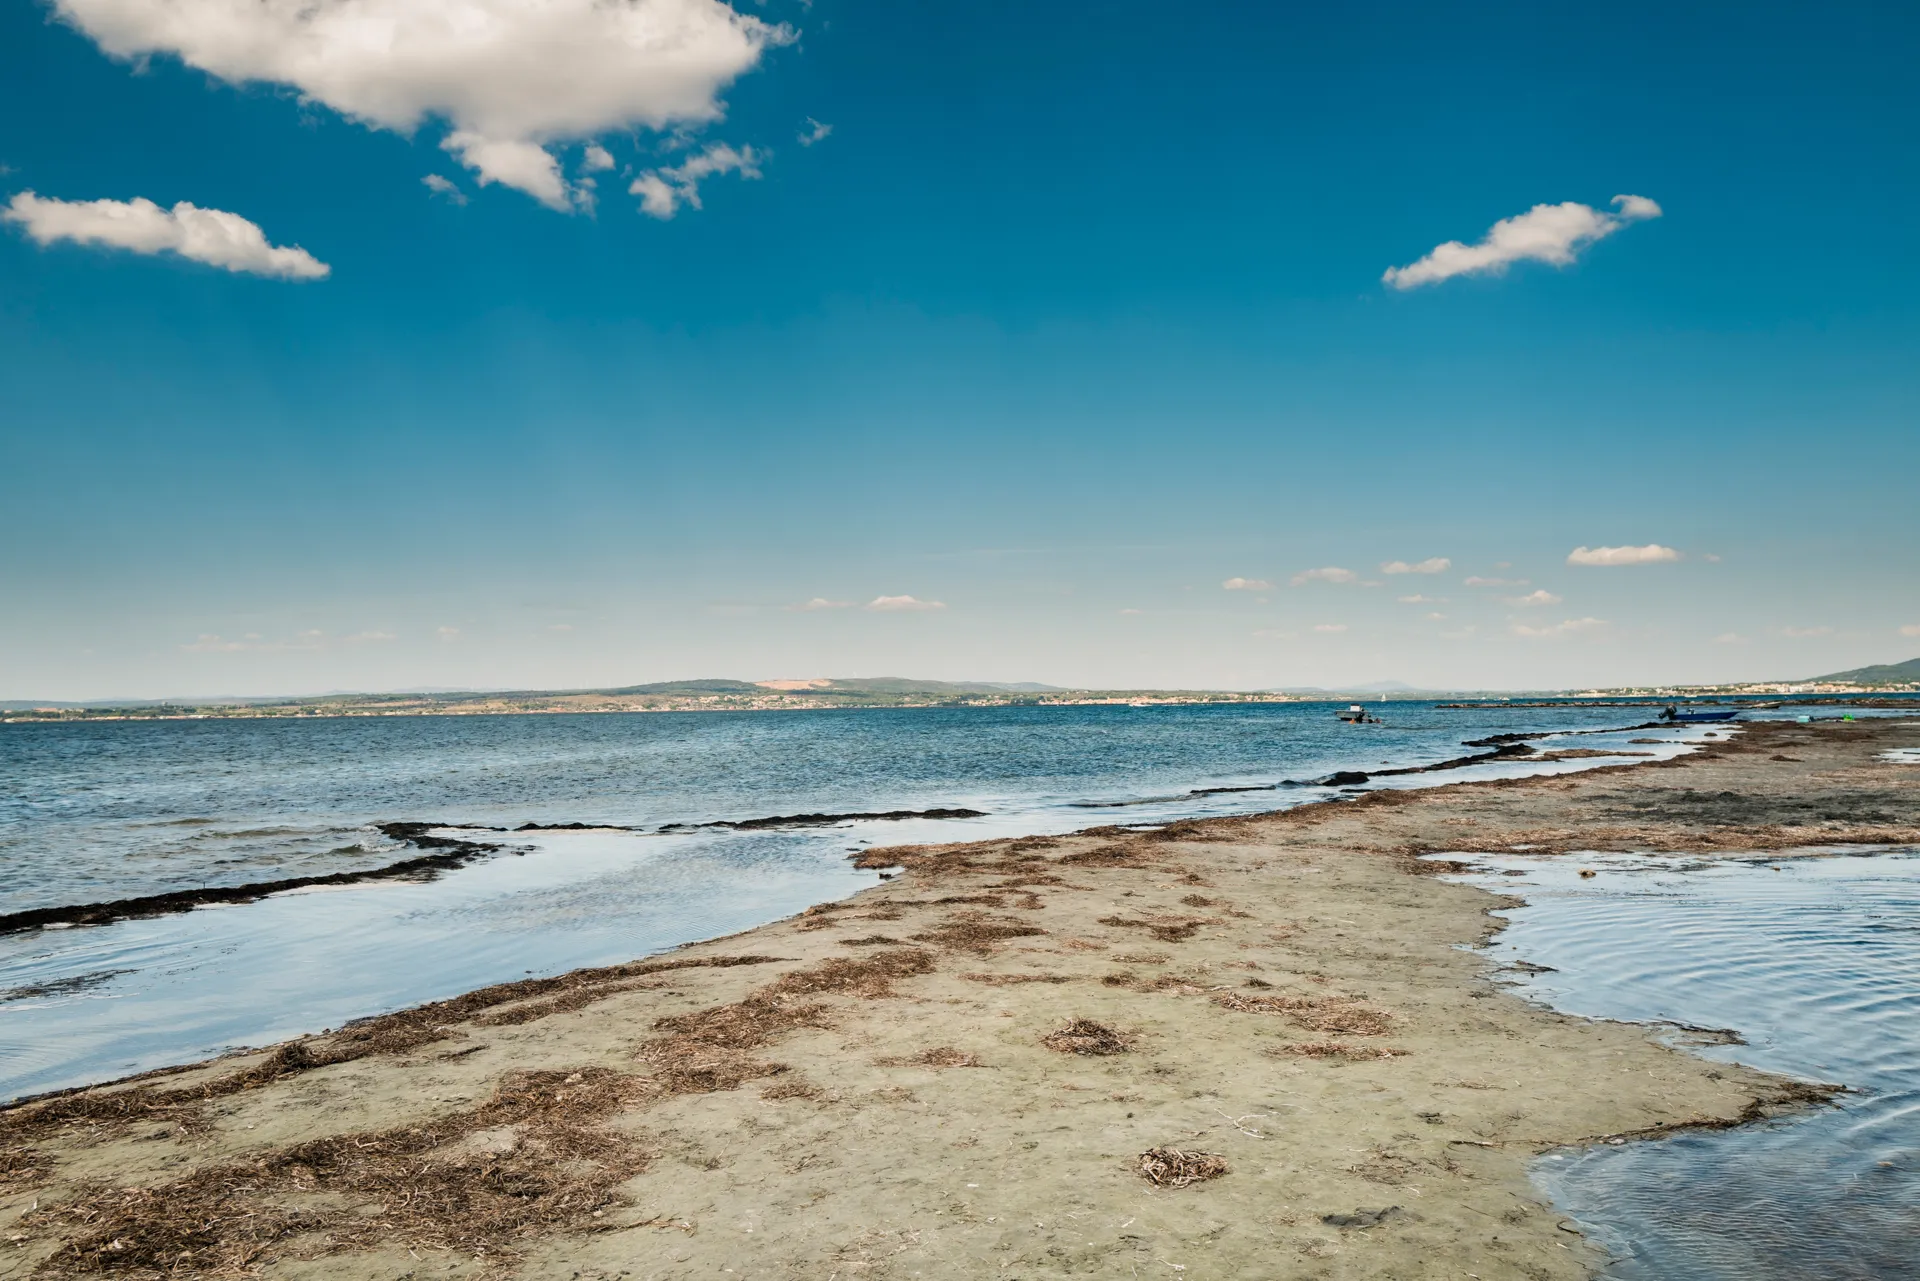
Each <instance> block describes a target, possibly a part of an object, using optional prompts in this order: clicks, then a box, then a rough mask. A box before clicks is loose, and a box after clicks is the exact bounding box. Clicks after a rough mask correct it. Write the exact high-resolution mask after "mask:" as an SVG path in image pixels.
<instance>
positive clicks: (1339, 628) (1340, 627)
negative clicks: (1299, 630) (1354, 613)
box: [1313, 623, 1347, 632]
mask: <svg viewBox="0 0 1920 1281" xmlns="http://www.w3.org/2000/svg"><path fill="white" fill-rule="evenodd" d="M1313 630H1314V631H1316V632H1344V631H1346V630H1347V625H1346V624H1345V623H1315V624H1314V625H1313Z"/></svg>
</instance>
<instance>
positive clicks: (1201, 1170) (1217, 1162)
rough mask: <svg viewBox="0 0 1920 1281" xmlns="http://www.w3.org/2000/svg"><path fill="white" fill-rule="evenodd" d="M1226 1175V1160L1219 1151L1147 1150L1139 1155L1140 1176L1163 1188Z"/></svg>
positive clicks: (1181, 1185) (1182, 1186)
mask: <svg viewBox="0 0 1920 1281" xmlns="http://www.w3.org/2000/svg"><path fill="white" fill-rule="evenodd" d="M1226 1172H1227V1162H1226V1158H1225V1157H1223V1156H1221V1155H1220V1154H1219V1153H1218V1152H1187V1151H1184V1150H1182V1149H1180V1148H1148V1149H1147V1150H1146V1151H1145V1152H1142V1153H1141V1154H1140V1174H1141V1176H1142V1177H1143V1178H1145V1179H1146V1180H1147V1182H1149V1183H1153V1184H1157V1185H1159V1186H1160V1187H1163V1188H1184V1187H1186V1186H1187V1185H1188V1184H1190V1183H1200V1182H1204V1181H1205V1180H1207V1179H1217V1178H1219V1177H1220V1176H1221V1175H1223V1174H1225V1173H1226Z"/></svg>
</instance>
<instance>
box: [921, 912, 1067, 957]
mask: <svg viewBox="0 0 1920 1281" xmlns="http://www.w3.org/2000/svg"><path fill="white" fill-rule="evenodd" d="M1045 933H1046V931H1045V930H1043V929H1041V928H1040V927H1039V926H1037V925H1028V924H1026V923H1025V922H1023V921H1010V920H1007V919H1005V918H1004V917H1002V918H997V919H996V918H994V917H990V916H987V915H985V914H983V913H978V912H969V913H965V914H963V915H960V916H952V917H948V918H947V919H946V920H944V921H942V922H941V923H940V924H938V925H936V926H934V927H933V928H932V929H929V930H924V931H922V932H921V933H919V934H915V935H914V936H913V938H914V940H915V941H916V942H920V943H934V944H937V945H939V946H941V947H948V948H953V949H955V950H956V951H962V952H977V953H980V954H982V955H985V954H986V953H988V952H991V951H993V949H994V948H995V947H996V946H998V945H999V944H1001V943H1004V942H1006V941H1007V940H1008V939H1017V938H1031V937H1034V936H1035V935H1040V934H1045Z"/></svg>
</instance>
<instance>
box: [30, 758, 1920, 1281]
mask: <svg viewBox="0 0 1920 1281" xmlns="http://www.w3.org/2000/svg"><path fill="white" fill-rule="evenodd" d="M1913 746H1920V728H1916V727H1914V726H1911V725H1901V724H1897V723H1892V722H1884V721H1881V722H1854V723H1815V724H1809V725H1802V724H1766V725H1755V726H1750V727H1747V728H1745V729H1744V730H1742V731H1741V732H1740V733H1739V734H1738V735H1737V736H1736V737H1734V738H1732V739H1730V740H1728V739H1722V740H1719V741H1717V742H1716V744H1715V745H1714V746H1712V747H1710V748H1709V749H1708V750H1706V751H1703V752H1701V753H1698V754H1696V755H1694V756H1691V757H1688V758H1684V759H1682V760H1680V761H1675V762H1671V763H1667V764H1643V765H1622V766H1620V767H1617V768H1608V769H1601V770H1595V771H1590V772H1587V773H1583V774H1578V775H1571V776H1561V777H1558V778H1548V779H1535V780H1525V781H1521V782H1511V783H1483V784H1460V785H1455V786H1452V787H1440V788H1434V789H1430V790H1426V791H1420V792H1381V793H1374V794H1372V795H1370V796H1368V797H1366V798H1365V799H1363V800H1360V801H1355V802H1349V803H1342V804H1333V805H1322V806H1314V807H1310V808H1307V809H1301V810H1295V811H1290V812H1286V813H1282V814H1276V815H1268V816H1264V817H1257V818H1234V819H1222V820H1214V821H1207V822H1194V823H1181V824H1177V825H1175V826H1173V827H1171V828H1167V829H1163V830H1161V831H1158V832H1153V833H1135V832H1127V831H1122V830H1119V829H1096V830H1093V831H1089V832H1085V833H1081V834H1079V835H1075V836H1071V837H1062V838H1033V839H1024V840H1013V841H1004V840H1003V841H993V842H985V843H981V844H976V845H964V846H945V847H938V848H905V849H895V850H890V851H876V852H870V853H869V854H867V855H865V856H863V857H864V858H866V859H869V860H873V861H875V862H877V863H883V864H887V865H891V866H898V867H899V868H900V869H901V871H900V874H899V875H898V876H897V877H896V878H895V879H893V880H891V881H889V882H888V883H887V884H885V885H883V886H881V887H879V888H877V889H874V890H871V891H868V892H866V893H863V894H861V895H858V896H856V897H855V898H853V899H850V900H847V901H845V902H842V903H837V904H832V905H828V906H825V907H821V908H816V909H814V910H812V911H811V912H808V913H806V914H804V915H802V916H800V917H797V918H794V919H792V920H789V921H784V922H779V923H776V924H773V925H769V926H766V927H764V928H762V929H757V930H754V931H751V932H750V933H747V934H744V935H739V936H736V937H733V938H728V939H721V940H715V941H712V942H709V943H704V944H700V945H697V946H694V947H689V948H685V949H682V950H681V951H678V952H675V953H673V954H672V955H671V956H668V957H663V958H657V959H655V960H652V961H648V962H642V963H636V964H634V965H629V966H622V967H616V968H612V969H605V970H596V971H582V972H579V973H576V974H572V975H567V976H563V977H561V978H558V979H552V980H535V981H529V982H527V983H522V984H514V985H509V986H507V987H502V988H494V989H488V990H485V991H482V992H477V993H473V994H470V995H469V996H467V997H463V998H459V999H457V1000H454V1001H449V1002H443V1003H440V1004H438V1005H435V1006H428V1007H424V1008H422V1009H420V1010H412V1011H406V1012H403V1013H400V1014H396V1015H392V1016H388V1017H385V1018H381V1019H376V1020H372V1021H369V1022H367V1023H363V1024H359V1025H356V1026H354V1027H353V1028H350V1029H346V1030H343V1031H340V1032H336V1033H334V1034H332V1035H327V1036H320V1037H315V1038H309V1039H307V1040H305V1041H300V1042H295V1043H290V1044H288V1045H285V1046H280V1047H277V1048H275V1049H273V1050H271V1051H266V1052H262V1053H258V1054H253V1055H249V1056H245V1057H236V1058H228V1059H224V1060H221V1061H218V1062H216V1063H212V1064H205V1065H199V1066H196V1067H192V1068H187V1069H180V1070H176V1071H172V1072H168V1073H161V1074H152V1075H149V1076H148V1077H145V1078H141V1079H139V1080H136V1081H133V1082H129V1083H123V1084H120V1085H117V1086H110V1087H101V1088H98V1089H95V1090H92V1091H88V1092H83V1093H76V1094H70V1095H66V1096H62V1097H59V1098H55V1099H50V1100H46V1101H43V1102H40V1103H36V1104H31V1105H28V1106H25V1107H22V1108H18V1109H14V1110H13V1111H11V1112H8V1113H6V1114H4V1116H0V1275H5V1276H9V1277H11V1276H26V1275H28V1274H31V1273H35V1272H43V1273H115V1274H124V1275H136V1276H138V1275H155V1274H159V1273H175V1274H198V1273H238V1272H246V1273H257V1274H261V1275H266V1276H272V1277H286V1278H309V1277H311V1278H321V1277H335V1276H338V1277H354V1278H360V1277H381V1278H416V1277H417V1278H422V1279H424V1278H426V1277H428V1276H461V1275H469V1274H475V1273H480V1272H504V1273H512V1274H515V1275H520V1276H528V1277H543V1278H545V1277H552V1278H558V1279H561V1281H574V1278H581V1277H584V1278H593V1279H595V1281H598V1279H601V1278H608V1279H611V1278H631V1279H632V1281H643V1279H647V1278H668V1277H672V1278H680V1277H695V1276H701V1277H721V1276H731V1277H739V1278H747V1277H779V1278H787V1277H792V1278H799V1277H808V1278H815V1277H818V1278H834V1277H842V1278H853V1277H889V1278H895V1277H897V1278H905V1277H914V1276H920V1277H954V1278H961V1277H966V1278H976V1277H1001V1278H1039V1277H1056V1276H1087V1277H1114V1278H1135V1277H1150V1276H1157V1277H1175V1276H1179V1277H1185V1278H1196V1277H1327V1278H1345V1277H1402V1278H1404V1277H1462V1276H1477V1277H1480V1278H1483V1279H1488V1281H1491V1279H1492V1278H1498V1277H1525V1278H1557V1277H1579V1276H1584V1275H1587V1274H1588V1273H1589V1272H1590V1271H1591V1269H1592V1267H1593V1266H1594V1264H1595V1262H1596V1256H1595V1255H1594V1253H1593V1252H1592V1251H1590V1250H1589V1249H1588V1247H1587V1246H1586V1245H1585V1243H1584V1242H1583V1241H1582V1240H1581V1238H1580V1237H1579V1236H1578V1235H1577V1234H1576V1233H1574V1232H1572V1231H1571V1230H1570V1225H1568V1224H1566V1223H1565V1222H1564V1220H1562V1219H1561V1218H1560V1216H1558V1215H1556V1214H1555V1213H1554V1212H1553V1211H1552V1209H1551V1208H1550V1207H1548V1206H1546V1205H1544V1204H1542V1202H1541V1200H1540V1198H1539V1196H1538V1194H1537V1193H1536V1192H1535V1190H1534V1189H1533V1188H1532V1186H1531V1185H1530V1184H1529V1182H1528V1180H1527V1176H1526V1170H1527V1165H1528V1162H1529V1161H1530V1160H1531V1159H1532V1158H1533V1157H1534V1156H1535V1155H1536V1154H1537V1153H1539V1152H1541V1151H1542V1150H1544V1149H1547V1148H1550V1147H1554V1146H1557V1145H1562V1144H1571V1143H1582V1142H1595V1141H1605V1140H1607V1139H1609V1138H1621V1137H1626V1138H1633V1137H1637V1136H1645V1135H1657V1134H1658V1133H1659V1132H1661V1131H1663V1130H1671V1129H1673V1128H1676V1127H1682V1126H1696V1125H1727V1124H1734V1123H1738V1122H1740V1121H1742V1120H1746V1119H1752V1118H1755V1117H1758V1116H1763V1115H1766V1114H1768V1113H1769V1112H1771V1111H1774V1110H1777V1109H1780V1108H1785V1107H1794V1106H1807V1105H1808V1103H1809V1100H1810V1099H1816V1098H1818V1097H1819V1091H1817V1090H1808V1089H1807V1088H1805V1087H1804V1086H1800V1085H1797V1084H1795V1083H1792V1082H1786V1081H1783V1080H1780V1079H1778V1078H1772V1077H1767V1076H1764V1075H1762V1074H1760V1073H1757V1072H1752V1071H1748V1070H1745V1069H1741V1068H1736V1067H1728V1066H1725V1065H1719V1064H1714V1063H1710V1062H1707V1061H1705V1060H1701V1059H1698V1058H1694V1057H1691V1056H1688V1055H1686V1054H1683V1053H1678V1052H1675V1051H1672V1050H1669V1049H1666V1048H1664V1047H1662V1046H1660V1045H1658V1044H1657V1043H1655V1042H1654V1041H1652V1040H1650V1039H1649V1035H1648V1032H1647V1030H1646V1029H1642V1028H1638V1027H1633V1026H1625V1025H1618V1024H1600V1023H1592V1022H1588V1021H1584V1020H1579V1019H1573V1018H1567V1017H1562V1016H1559V1015H1556V1014H1553V1013H1551V1012H1549V1011H1545V1010H1542V1009H1539V1008H1536V1007H1534V1006H1530V1005H1528V1004H1526V1003H1524V1002H1522V1001H1520V1000H1518V999H1515V998H1514V997H1512V996H1509V995H1507V994H1505V993H1504V992H1503V990H1502V988H1501V987H1500V986H1499V984H1498V983H1497V982H1495V981H1494V978H1495V976H1493V975H1491V974H1490V973H1489V967H1488V963H1487V962H1486V961H1485V960H1484V959H1483V958H1482V957H1480V956H1479V955H1477V954H1476V953H1474V952H1472V951H1468V950H1463V945H1471V944H1474V943H1477V942H1480V941H1482V940H1483V939H1485V938H1486V937H1487V936H1488V935H1489V934H1490V933H1491V932H1492V931H1493V930H1495V929H1496V928H1497V927H1498V921H1497V920H1495V919H1494V918H1491V917H1489V916H1488V914H1487V913H1488V911H1489V909H1491V908H1495V907H1498V906H1500V905H1501V903H1502V902H1503V900H1501V899H1500V898H1499V897H1498V896H1495V895H1491V894H1488V893H1485V892H1483V891H1481V890H1478V889H1473V888H1470V887H1466V886H1459V885H1451V884H1447V883H1445V882H1442V881H1439V880H1436V879H1434V877H1433V876H1432V875H1431V872H1432V871H1433V870H1434V864H1432V863H1431V862H1427V863H1422V862H1421V861H1419V859H1418V856H1419V855H1421V854H1425V853H1432V852H1447V851H1474V850H1501V849H1508V848H1512V847H1515V846H1526V847H1530V848H1532V849H1535V850H1543V851H1558V852H1572V851H1578V850H1585V849H1647V850H1666V851H1674V850H1678V851H1689V852H1694V853H1699V854H1702V855H1712V854H1714V853H1716V852H1721V851H1741V850H1755V849H1764V850H1787V849H1795V848H1801V847H1808V846H1820V845H1832V844H1842V843H1888V842H1899V843H1908V842H1916V841H1920V768H1916V767H1915V766H1913V765H1898V764H1890V763H1885V762H1882V761H1880V760H1878V759H1877V757H1878V754H1879V753H1881V752H1884V751H1886V750H1887V749H1889V748H1891V747H1913ZM1622 945H1623V946H1631V945H1632V941H1631V940H1622ZM1149 1173H1151V1174H1152V1175H1154V1176H1156V1177H1157V1179H1158V1180H1159V1181H1156V1178H1152V1177H1149ZM1193 1175H1199V1176H1207V1177H1201V1178H1199V1179H1197V1181H1193V1182H1191V1183H1185V1184H1184V1185H1182V1180H1183V1179H1185V1178H1187V1177H1189V1176H1193Z"/></svg>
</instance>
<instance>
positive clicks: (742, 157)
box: [627, 142, 767, 218]
mask: <svg viewBox="0 0 1920 1281" xmlns="http://www.w3.org/2000/svg"><path fill="white" fill-rule="evenodd" d="M766 158H767V153H766V152H765V151H755V150H754V149H753V148H752V147H741V148H739V149H738V150H735V149H734V148H733V147H730V146H728V145H727V144H726V143H724V142H717V143H714V144H713V145H712V146H710V147H708V148H707V149H706V150H705V151H702V152H699V153H697V154H695V155H692V156H689V157H687V159H686V160H684V161H682V162H681V163H679V164H677V165H672V166H669V167H668V168H665V169H649V170H647V171H646V172H645V173H643V174H641V175H640V176H639V177H638V178H635V179H634V180H633V184H632V185H631V186H629V187H628V188H627V191H628V193H629V194H631V195H635V196H638V197H640V209H641V212H643V213H646V214H650V215H652V216H653V217H655V218H671V217H673V215H674V214H676V213H678V212H679V210H680V206H681V205H691V206H693V207H694V208H695V209H698V208H700V180H701V179H702V178H710V177H712V176H713V175H715V174H721V173H737V174H739V175H740V176H741V177H742V178H758V177H759V176H760V162H761V161H763V160H765V159H766Z"/></svg>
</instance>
